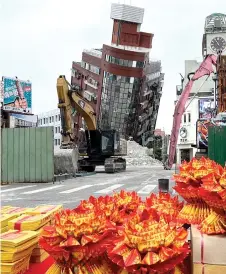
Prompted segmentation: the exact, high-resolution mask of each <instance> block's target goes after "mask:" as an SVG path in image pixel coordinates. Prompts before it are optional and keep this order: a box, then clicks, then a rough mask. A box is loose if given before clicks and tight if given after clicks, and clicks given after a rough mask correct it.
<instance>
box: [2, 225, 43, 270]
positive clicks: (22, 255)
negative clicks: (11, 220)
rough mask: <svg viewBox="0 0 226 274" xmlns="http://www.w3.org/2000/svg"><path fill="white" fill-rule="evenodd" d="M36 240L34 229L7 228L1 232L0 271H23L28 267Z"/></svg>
mask: <svg viewBox="0 0 226 274" xmlns="http://www.w3.org/2000/svg"><path fill="white" fill-rule="evenodd" d="M37 242H38V233H37V232H35V231H18V230H9V231H8V232H5V233H3V234H1V236H0V244H1V273H2V274H7V273H11V274H17V273H20V274H21V273H24V272H25V271H26V270H27V269H28V268H29V261H30V257H31V253H32V250H33V249H34V247H35V246H36V245H37Z"/></svg>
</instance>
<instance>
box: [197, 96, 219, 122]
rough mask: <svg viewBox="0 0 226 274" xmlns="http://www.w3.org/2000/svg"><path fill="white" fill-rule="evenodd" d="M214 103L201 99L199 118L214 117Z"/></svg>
mask: <svg viewBox="0 0 226 274" xmlns="http://www.w3.org/2000/svg"><path fill="white" fill-rule="evenodd" d="M214 110H215V106H214V101H213V99H212V98H211V99H200V100H199V118H200V119H211V118H213V116H214Z"/></svg>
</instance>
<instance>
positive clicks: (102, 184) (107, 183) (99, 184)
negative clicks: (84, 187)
mask: <svg viewBox="0 0 226 274" xmlns="http://www.w3.org/2000/svg"><path fill="white" fill-rule="evenodd" d="M110 184H112V182H106V183H98V184H93V186H105V185H110Z"/></svg>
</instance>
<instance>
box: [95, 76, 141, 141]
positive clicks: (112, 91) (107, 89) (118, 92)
mask: <svg viewBox="0 0 226 274" xmlns="http://www.w3.org/2000/svg"><path fill="white" fill-rule="evenodd" d="M140 84H141V83H140V79H139V78H134V77H124V76H121V75H113V74H111V73H109V72H106V71H105V72H104V78H103V90H102V95H101V107H100V110H101V111H100V123H101V128H102V129H110V128H111V129H117V131H119V132H120V133H121V134H122V135H123V136H125V135H126V132H129V131H131V130H132V128H133V126H134V122H135V121H134V119H133V118H132V116H134V115H133V113H132V105H133V104H135V103H137V101H136V100H137V99H136V97H137V96H136V95H137V94H138V93H139V89H140ZM132 131H133V130H132Z"/></svg>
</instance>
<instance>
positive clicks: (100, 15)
mask: <svg viewBox="0 0 226 274" xmlns="http://www.w3.org/2000/svg"><path fill="white" fill-rule="evenodd" d="M112 2H116V3H122V4H123V3H125V4H131V5H134V6H138V7H142V8H145V14H144V23H143V25H142V29H141V30H142V31H146V32H151V33H154V39H153V48H152V50H151V53H150V57H151V58H155V59H160V60H161V61H162V67H163V72H164V73H165V84H164V88H163V96H162V100H161V105H160V111H159V115H158V121H157V127H158V128H164V129H165V130H166V131H167V132H168V133H170V131H171V126H172V116H173V110H174V105H173V102H174V100H175V96H176V92H175V89H176V88H175V86H176V85H177V84H180V76H179V73H182V74H183V73H184V60H188V59H198V60H201V57H202V49H201V46H202V35H203V32H204V22H205V17H206V16H208V15H210V14H212V13H215V12H219V13H226V0H215V1H212V0H189V1H183V0H170V1H169V0H161V1H152V0H121V1H118V0H116V1H112V0H95V1H93V0H84V1H79V0H64V1H62V0H0V31H1V40H0V76H10V77H14V76H18V78H19V79H23V80H27V79H29V80H30V81H31V82H32V85H33V112H34V113H40V112H43V111H48V110H52V109H55V108H56V107H57V94H56V79H57V77H58V75H59V74H65V75H67V76H68V77H70V69H71V66H72V61H80V60H81V57H82V50H83V49H88V48H95V47H101V46H102V44H103V43H106V44H110V41H111V32H112V20H111V19H110V8H111V3H112ZM69 79H70V78H69Z"/></svg>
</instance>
